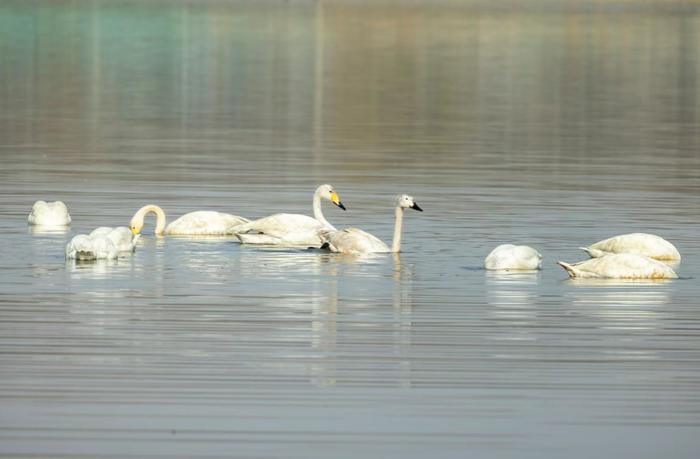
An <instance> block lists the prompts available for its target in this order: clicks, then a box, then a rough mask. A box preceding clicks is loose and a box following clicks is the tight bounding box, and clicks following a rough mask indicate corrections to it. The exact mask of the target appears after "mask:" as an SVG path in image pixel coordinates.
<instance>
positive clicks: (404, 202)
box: [396, 194, 423, 212]
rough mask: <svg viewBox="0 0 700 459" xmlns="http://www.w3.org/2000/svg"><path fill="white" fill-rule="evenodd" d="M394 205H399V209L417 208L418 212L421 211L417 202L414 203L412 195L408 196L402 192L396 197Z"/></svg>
mask: <svg viewBox="0 0 700 459" xmlns="http://www.w3.org/2000/svg"><path fill="white" fill-rule="evenodd" d="M396 205H397V206H398V207H400V208H401V209H413V210H417V211H418V212H423V209H421V208H420V207H418V204H416V201H415V200H414V199H413V196H409V195H407V194H402V195H401V196H399V197H398V198H397V199H396Z"/></svg>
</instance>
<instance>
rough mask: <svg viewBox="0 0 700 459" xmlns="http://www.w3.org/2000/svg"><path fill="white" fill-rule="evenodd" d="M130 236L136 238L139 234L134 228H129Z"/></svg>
mask: <svg viewBox="0 0 700 459" xmlns="http://www.w3.org/2000/svg"><path fill="white" fill-rule="evenodd" d="M131 234H133V235H134V236H136V235H137V234H139V232H138V231H137V230H136V228H131Z"/></svg>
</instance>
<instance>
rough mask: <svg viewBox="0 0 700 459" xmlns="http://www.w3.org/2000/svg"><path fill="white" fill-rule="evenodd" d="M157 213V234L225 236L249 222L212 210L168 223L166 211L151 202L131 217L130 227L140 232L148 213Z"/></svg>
mask: <svg viewBox="0 0 700 459" xmlns="http://www.w3.org/2000/svg"><path fill="white" fill-rule="evenodd" d="M150 213H153V214H155V215H156V229H155V234H156V235H166V234H167V235H172V236H177V235H180V236H223V235H227V234H233V229H234V228H235V227H236V226H238V225H240V224H242V223H247V222H248V221H249V220H248V219H247V218H243V217H239V216H237V215H231V214H225V213H222V212H215V211H211V210H198V211H196V212H190V213H187V214H185V215H183V216H182V217H180V218H178V219H177V220H175V221H173V222H171V223H169V224H167V225H166V220H165V212H164V211H163V209H161V208H160V207H159V206H156V205H154V204H149V205H146V206H143V207H142V208H140V209H139V210H138V211H137V212H136V213H135V214H134V216H133V217H132V218H131V222H130V223H129V227H130V229H131V231H132V232H133V233H134V234H140V233H141V230H142V229H143V223H144V219H145V217H146V215H148V214H150Z"/></svg>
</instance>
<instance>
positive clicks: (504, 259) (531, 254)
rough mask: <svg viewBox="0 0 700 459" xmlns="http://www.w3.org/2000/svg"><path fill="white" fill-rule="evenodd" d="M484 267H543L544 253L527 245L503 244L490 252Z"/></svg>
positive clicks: (529, 268)
mask: <svg viewBox="0 0 700 459" xmlns="http://www.w3.org/2000/svg"><path fill="white" fill-rule="evenodd" d="M484 267H485V268H486V269H490V270H511V269H512V270H536V269H541V268H542V255H541V254H540V253H539V252H538V251H537V250H535V249H533V248H532V247H528V246H526V245H513V244H501V245H499V246H498V247H496V248H495V249H493V250H492V251H491V253H489V254H488V256H487V257H486V259H485V260H484Z"/></svg>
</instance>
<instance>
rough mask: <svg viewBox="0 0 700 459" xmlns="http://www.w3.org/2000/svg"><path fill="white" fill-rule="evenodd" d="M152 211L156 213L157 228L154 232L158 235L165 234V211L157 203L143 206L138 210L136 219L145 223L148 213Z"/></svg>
mask: <svg viewBox="0 0 700 459" xmlns="http://www.w3.org/2000/svg"><path fill="white" fill-rule="evenodd" d="M151 213H152V214H155V215H156V229H155V231H154V233H155V234H156V235H160V234H163V231H165V212H164V211H163V209H161V208H160V207H159V206H156V205H155V204H148V205H146V206H143V207H142V208H140V209H139V210H138V211H137V212H136V215H134V219H135V220H137V221H138V222H139V223H140V224H141V225H143V220H144V219H145V218H146V215H148V214H151Z"/></svg>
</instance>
